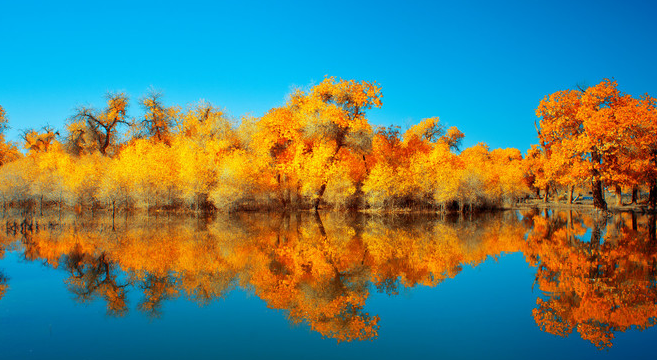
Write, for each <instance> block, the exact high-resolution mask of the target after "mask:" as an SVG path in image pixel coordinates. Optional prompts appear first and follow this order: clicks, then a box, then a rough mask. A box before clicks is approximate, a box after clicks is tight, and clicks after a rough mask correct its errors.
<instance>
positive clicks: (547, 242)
mask: <svg viewBox="0 0 657 360" xmlns="http://www.w3.org/2000/svg"><path fill="white" fill-rule="evenodd" d="M14 221H16V223H17V225H18V223H19V222H20V221H19V218H12V217H6V218H5V219H4V221H3V223H5V229H4V230H5V231H3V232H2V233H1V234H0V256H1V259H0V343H1V344H2V348H3V349H2V356H0V358H2V359H44V358H50V359H63V358H76V359H115V358H121V359H137V358H139V359H143V358H158V359H179V358H192V359H212V358H265V357H267V358H270V359H279V358H280V359H283V358H285V359H290V358H291V359H297V358H299V359H311V358H312V359H349V358H359V359H362V358H374V357H376V358H379V359H387V358H420V357H422V358H424V357H431V358H447V359H471V358H484V357H485V358H501V359H510V358H517V359H527V358H533V359H554V358H555V357H559V358H566V359H571V358H572V359H582V358H586V359H588V358H594V359H596V358H600V359H609V358H628V357H630V358H632V357H645V358H651V357H652V356H653V355H654V351H653V347H654V346H653V344H654V343H655V341H656V340H657V332H656V330H655V329H654V328H653V327H652V326H653V325H654V323H655V319H656V317H657V305H656V301H657V282H656V281H655V280H656V278H657V265H656V263H657V261H656V259H657V240H656V239H655V218H654V216H645V215H632V214H620V215H615V216H612V217H607V218H602V217H595V216H592V215H590V214H586V213H578V212H574V211H568V212H551V211H550V212H538V211H527V212H505V213H497V214H488V215H485V216H479V217H475V218H458V217H454V218H450V217H448V218H444V217H443V218H441V217H429V216H417V215H416V216H408V215H406V216H369V215H363V214H358V215H345V214H334V213H324V214H321V215H320V216H319V217H317V216H314V215H313V214H310V213H300V214H292V215H280V214H278V215H274V214H269V215H267V214H239V215H232V216H220V217H217V218H214V219H198V218H194V217H186V216H165V217H152V216H151V217H135V216H130V217H121V218H118V217H117V218H116V219H115V220H112V219H111V218H107V217H104V216H96V217H95V218H77V217H73V216H68V217H64V218H60V217H58V216H51V217H47V216H46V217H37V218H35V219H34V225H33V226H32V229H28V228H23V230H24V231H21V228H20V225H18V226H16V227H14V226H13V224H14ZM36 222H38V223H39V228H38V229H37V228H36Z"/></svg>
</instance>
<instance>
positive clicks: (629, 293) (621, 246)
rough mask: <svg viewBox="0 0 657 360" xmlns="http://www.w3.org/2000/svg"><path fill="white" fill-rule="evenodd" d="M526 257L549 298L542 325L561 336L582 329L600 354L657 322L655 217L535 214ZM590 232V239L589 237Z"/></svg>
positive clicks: (543, 302) (541, 304)
mask: <svg viewBox="0 0 657 360" xmlns="http://www.w3.org/2000/svg"><path fill="white" fill-rule="evenodd" d="M532 221H533V229H532V230H531V232H530V233H529V236H528V241H527V245H526V248H525V250H524V253H525V255H526V257H527V258H528V259H529V261H530V263H532V264H533V265H536V266H537V267H538V270H537V272H536V284H537V285H538V287H539V288H540V290H542V292H543V296H541V297H540V298H539V299H538V301H537V308H536V309H534V312H533V314H534V319H535V320H536V323H537V324H538V325H539V327H540V328H541V329H543V330H544V331H547V332H549V333H552V334H556V335H559V336H567V335H568V334H570V333H571V332H572V331H573V330H576V331H577V332H578V333H579V334H580V336H581V337H582V338H583V339H586V340H589V341H590V342H591V343H593V344H595V345H596V346H597V347H599V348H604V347H610V346H612V340H613V338H614V333H615V332H623V331H625V330H627V329H630V328H633V327H635V328H638V329H645V328H647V327H650V326H653V325H654V322H655V318H656V316H657V306H656V305H655V303H656V302H657V287H656V282H655V280H656V276H655V275H656V273H657V268H656V256H657V242H656V241H655V217H654V215H653V216H650V217H646V216H643V217H640V218H638V217H637V216H636V215H633V214H621V215H617V216H614V217H613V218H611V219H607V218H605V217H591V216H579V215H574V214H573V213H572V212H568V213H559V214H556V215H554V216H548V217H544V216H534V217H533V218H532ZM588 232H590V235H588V234H587V233H588Z"/></svg>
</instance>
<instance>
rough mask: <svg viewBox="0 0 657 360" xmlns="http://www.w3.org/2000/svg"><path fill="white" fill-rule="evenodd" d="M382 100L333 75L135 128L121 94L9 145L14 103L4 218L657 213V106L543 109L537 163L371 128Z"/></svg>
mask: <svg viewBox="0 0 657 360" xmlns="http://www.w3.org/2000/svg"><path fill="white" fill-rule="evenodd" d="M382 98H383V95H382V89H381V87H380V86H379V85H378V84H376V83H374V82H368V81H356V80H343V79H338V78H334V77H326V78H325V79H324V80H323V81H322V82H321V83H319V84H318V85H316V86H313V87H311V88H309V89H305V90H304V89H298V90H295V91H294V92H292V93H291V94H290V95H289V96H288V100H287V102H286V104H285V105H283V106H281V107H277V108H273V109H271V110H269V111H268V112H267V113H266V114H265V115H263V116H262V117H259V118H256V117H250V116H243V117H241V118H239V119H235V118H231V117H229V116H228V115H226V114H225V112H224V111H223V110H221V109H220V108H219V107H217V106H215V105H213V104H210V103H208V102H205V101H201V102H198V103H196V104H191V105H188V106H186V107H182V106H177V105H171V106H169V105H167V104H166V103H165V101H164V98H163V96H162V94H161V93H158V92H156V91H151V92H149V93H148V94H146V95H145V96H143V97H141V98H140V99H138V101H137V106H138V107H139V108H140V110H141V115H139V116H137V117H134V118H131V117H129V116H128V108H129V107H130V106H132V102H131V99H130V97H129V96H128V95H127V94H125V93H108V94H107V95H106V100H107V102H106V106H105V107H104V108H100V109H99V108H93V107H89V106H81V107H78V108H77V109H75V110H74V111H72V113H71V116H70V117H69V119H67V125H66V128H65V129H61V130H60V129H53V128H51V127H48V126H46V127H43V128H41V129H27V130H23V136H22V142H11V141H6V139H5V138H4V136H3V131H4V130H6V129H7V127H8V126H9V118H10V116H9V115H7V112H9V111H10V109H6V110H5V109H4V108H2V107H1V106H0V197H1V201H2V206H3V209H5V210H7V209H8V208H12V207H15V208H26V209H30V210H31V211H40V210H42V209H43V208H59V209H63V208H64V209H73V210H75V211H77V212H88V211H95V210H104V211H111V212H112V214H114V213H115V212H117V211H130V210H133V209H145V210H148V211H151V210H181V211H238V210H270V209H286V210H287V209H314V210H317V209H319V208H325V209H328V208H332V209H367V210H372V211H390V210H428V211H439V212H451V211H460V212H473V211H478V210H483V209H494V208H509V207H513V206H515V205H516V204H518V203H519V202H523V201H526V200H527V199H530V198H534V199H537V198H538V197H539V196H540V197H542V199H543V200H544V201H546V202H547V201H550V200H551V201H553V202H555V201H556V202H559V201H561V202H563V203H568V204H572V203H573V202H577V201H580V202H581V201H590V202H592V204H593V206H595V207H596V208H597V209H601V210H606V209H607V207H608V205H607V200H606V198H607V195H606V194H607V193H608V192H613V193H615V199H616V203H615V206H617V207H620V206H626V205H628V204H629V203H630V202H631V203H632V204H639V205H644V206H649V207H650V208H651V209H654V208H655V205H657V136H655V134H656V133H657V111H656V109H655V99H654V98H652V97H651V96H649V95H648V94H646V95H644V96H641V97H638V98H637V97H633V96H631V95H629V94H625V93H622V92H621V91H620V90H619V89H618V84H617V83H616V81H613V80H608V79H605V80H603V81H602V82H600V83H599V84H597V85H595V86H590V87H587V88H584V87H578V88H577V89H571V90H564V91H558V92H555V93H553V94H550V95H548V96H546V97H545V98H544V99H542V100H540V101H539V103H538V107H537V109H536V116H537V118H536V120H535V126H536V131H537V135H538V139H539V144H537V145H533V146H532V147H531V148H530V149H528V150H527V151H526V155H524V156H523V153H522V152H521V150H519V149H513V148H506V149H490V148H489V147H488V146H487V145H486V144H485V143H479V144H477V145H475V146H472V147H469V148H464V149H462V146H461V142H462V139H463V138H464V136H465V135H464V134H463V133H462V132H461V131H460V130H459V129H457V128H456V127H451V128H446V127H445V126H444V125H443V123H441V122H440V121H439V118H438V117H431V118H427V119H424V120H422V121H421V122H419V123H418V124H416V125H414V126H411V127H410V128H409V129H407V130H406V131H403V132H402V130H401V129H400V128H399V127H397V126H390V127H376V126H372V125H371V124H370V123H369V121H368V119H367V112H368V111H370V110H372V109H373V108H379V107H381V106H382ZM537 100H538V99H537ZM528 121H531V120H528ZM576 192H577V193H578V194H579V195H578V196H577V197H575V196H574V194H575V193H576ZM623 192H626V193H631V199H628V200H629V201H626V202H625V203H624V202H623V196H622V194H623ZM589 194H590V195H589ZM642 194H647V195H648V196H647V199H645V197H642V196H641V195H642ZM589 199H590V200H589Z"/></svg>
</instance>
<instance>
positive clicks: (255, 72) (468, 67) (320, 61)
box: [0, 0, 657, 151]
mask: <svg viewBox="0 0 657 360" xmlns="http://www.w3.org/2000/svg"><path fill="white" fill-rule="evenodd" d="M655 15H657V6H656V5H655V3H654V2H651V1H635V2H630V1H624V2H620V1H619V2H604V1H591V2H586V3H584V2H582V3H577V4H575V3H574V2H571V1H541V2H535V1H517V2H499V3H498V2H491V1H478V2H469V1H450V2H439V1H426V2H412V1H409V2H404V3H402V2H386V1H372V2H358V4H352V3H351V2H350V1H344V2H342V1H327V2H313V1H298V2H284V1H271V2H248V1H231V2H221V1H217V2H211V1H207V2H201V1H193V0H186V1H177V2H173V1H153V2H141V3H140V4H139V5H136V4H132V2H130V1H125V2H124V1H107V2H95V1H48V2H46V1H29V0H22V1H19V0H15V1H14V0H4V1H3V2H2V3H0V104H1V105H3V106H4V108H5V110H6V111H7V113H8V115H9V119H10V126H11V127H12V129H10V130H9V131H8V137H9V138H10V139H13V140H16V139H18V137H19V133H20V130H22V129H26V128H32V127H40V126H42V125H44V124H50V125H51V126H54V127H55V128H59V129H63V126H64V124H65V122H66V118H67V117H68V116H70V115H71V113H72V110H73V109H74V108H75V107H76V106H78V105H81V104H89V105H94V106H98V107H100V106H103V95H104V94H105V93H106V92H107V91H126V92H127V93H128V94H129V95H130V96H131V99H132V100H133V103H132V106H131V114H132V115H133V116H134V115H137V114H139V113H140V109H139V107H138V106H137V104H136V101H135V100H137V99H138V98H139V97H140V96H142V95H143V94H144V93H145V92H146V91H147V90H148V89H149V87H150V86H153V87H155V88H157V89H161V90H163V91H164V93H165V101H166V102H167V103H168V104H178V105H186V104H188V103H191V102H196V101H198V100H199V99H205V100H208V101H210V102H212V103H214V104H215V105H217V106H220V107H222V108H225V109H226V110H227V111H228V112H229V113H230V114H231V115H233V116H240V115H243V114H251V115H254V116H260V115H262V114H263V113H264V112H266V111H267V110H268V109H270V108H272V107H275V106H280V105H282V104H283V103H284V101H285V96H286V95H287V94H288V93H289V92H290V89H291V88H292V87H294V86H306V85H309V84H312V83H318V82H320V81H321V80H322V79H323V78H324V76H325V75H331V76H336V77H341V78H345V79H359V80H369V81H377V82H378V83H379V84H380V85H381V86H382V88H383V94H384V98H383V107H382V108H381V109H374V110H371V111H370V112H369V118H370V121H371V122H372V123H373V124H375V125H390V124H398V125H400V126H402V127H407V126H409V125H412V124H414V123H417V122H418V121H420V120H421V119H423V118H425V117H430V116H439V117H440V119H441V121H443V122H445V123H446V124H447V125H449V126H457V127H458V128H460V129H461V130H462V131H463V132H464V133H465V135H466V138H465V142H464V145H466V146H470V145H473V144H476V143H478V142H482V141H483V142H486V143H488V144H489V145H490V146H491V147H493V148H495V147H516V148H519V149H521V150H523V151H525V150H526V149H527V148H528V147H529V146H530V144H532V143H536V142H537V140H536V134H535V130H534V120H535V114H534V110H535V108H536V106H537V105H538V102H539V100H541V99H542V98H543V97H544V96H545V95H547V94H549V93H552V92H554V91H557V90H562V89H567V88H573V87H575V85H576V84H578V83H586V84H588V85H593V84H596V83H598V82H599V81H601V80H602V79H603V78H606V77H613V78H615V79H616V80H617V81H618V83H619V87H620V89H621V90H622V91H624V92H627V93H630V94H633V95H640V94H644V93H649V94H651V95H653V96H657V69H656V67H655V66H656V64H657V46H656V45H657V40H656V36H657V21H656V20H655Z"/></svg>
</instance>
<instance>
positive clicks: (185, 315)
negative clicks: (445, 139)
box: [0, 227, 657, 359]
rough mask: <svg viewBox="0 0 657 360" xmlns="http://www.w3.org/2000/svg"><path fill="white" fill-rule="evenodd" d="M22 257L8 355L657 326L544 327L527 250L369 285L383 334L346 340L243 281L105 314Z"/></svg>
mask: <svg viewBox="0 0 657 360" xmlns="http://www.w3.org/2000/svg"><path fill="white" fill-rule="evenodd" d="M330 231H331V230H330V229H329V228H328V227H327V232H329V233H330ZM587 236H588V235H587ZM21 258H22V255H20V254H18V253H17V252H6V253H5V255H4V258H3V259H2V260H0V269H1V270H2V272H3V273H4V274H5V275H6V276H7V278H8V284H9V287H10V288H9V290H8V291H7V293H6V295H5V296H4V298H2V300H0V342H1V343H2V344H4V345H5V346H4V347H3V356H2V357H3V358H7V359H21V358H33V359H40V358H55V359H56V358H65V357H66V358H68V357H71V358H80V359H86V358H89V359H103V358H124V359H133V358H161V359H168V358H171V359H177V358H265V357H266V358H274V359H278V358H281V359H283V358H317V359H345V358H374V357H377V358H383V359H387V358H406V357H409V358H419V357H423V358H424V357H431V358H448V359H452V358H500V359H508V358H517V359H526V358H530V357H531V358H545V359H554V358H555V357H558V358H579V359H581V358H591V357H595V358H627V357H640V356H642V357H648V358H649V357H650V355H649V354H652V349H651V344H653V343H654V340H655V336H656V335H657V332H656V330H655V329H654V328H649V329H647V330H645V331H637V330H630V331H628V332H625V333H621V332H617V333H615V339H614V345H613V347H612V348H611V349H608V350H603V351H599V350H597V349H596V348H595V346H593V345H592V344H591V343H589V342H588V341H585V340H582V339H581V338H580V336H579V334H578V333H577V332H576V331H574V332H573V333H572V334H570V336H569V337H568V338H565V339H564V338H560V337H557V336H554V335H551V334H548V333H545V332H542V331H541V330H540V329H539V328H538V326H537V325H536V323H535V322H534V318H533V317H532V309H534V308H535V307H536V298H537V297H538V296H539V294H540V293H541V291H540V290H539V289H538V285H535V286H534V289H533V290H532V284H533V283H534V279H535V274H536V269H535V268H532V267H531V266H529V265H528V264H527V262H526V259H525V257H524V255H523V254H522V253H513V254H507V255H502V256H499V258H498V259H497V260H495V259H490V258H489V259H488V260H486V261H485V262H483V263H481V264H479V265H477V266H476V267H471V266H468V265H465V266H463V270H462V271H461V272H460V273H458V274H457V275H456V276H455V277H454V278H451V279H449V278H448V279H446V280H444V281H443V282H442V283H440V284H438V285H437V286H436V287H433V288H432V287H426V286H416V287H413V288H401V289H399V294H398V295H394V296H388V295H386V294H383V293H379V292H377V290H376V289H375V288H374V287H372V286H370V295H369V297H368V298H367V300H366V304H365V308H364V310H365V311H366V312H368V313H369V314H370V315H378V316H379V317H380V321H379V326H380V328H379V335H378V337H377V338H376V339H374V340H365V341H353V342H342V343H337V342H336V341H335V340H334V339H323V338H322V337H321V335H319V334H318V333H316V332H312V331H311V330H310V328H309V326H308V325H307V324H301V325H290V323H289V322H288V320H287V319H286V312H285V311H284V310H274V309H270V308H268V307H267V304H266V303H265V302H264V301H263V300H261V299H259V298H258V297H257V296H255V295H254V294H253V292H252V291H245V290H242V289H241V288H239V287H238V288H237V289H235V290H232V291H231V292H230V293H229V294H228V295H227V296H226V298H225V299H219V300H216V301H213V302H211V303H210V304H208V305H205V306H202V307H199V306H198V304H197V303H195V302H191V301H188V300H186V299H185V297H184V296H181V297H178V298H176V299H174V300H168V301H165V302H163V305H162V309H161V310H162V316H161V317H160V318H156V319H150V318H149V317H148V316H146V315H145V314H143V313H141V312H139V311H137V310H136V306H137V303H138V302H139V301H140V298H141V296H142V291H141V289H139V288H133V287H131V288H129V289H128V307H129V311H128V313H127V315H126V316H124V317H121V318H115V317H110V316H108V315H107V314H106V304H105V302H104V301H102V299H96V300H95V301H92V302H89V303H85V304H79V303H76V302H75V301H72V297H73V295H72V294H71V293H70V292H69V291H68V289H67V287H66V285H65V284H64V281H65V279H66V278H67V277H68V274H67V273H66V272H64V271H61V270H53V269H52V268H50V267H47V266H42V264H41V262H40V261H34V262H26V261H24V260H21Z"/></svg>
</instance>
